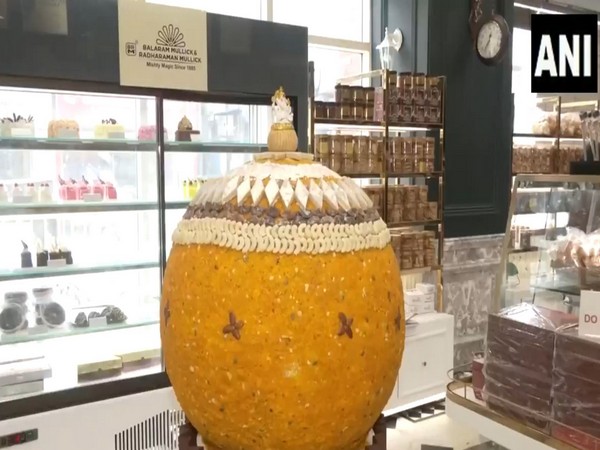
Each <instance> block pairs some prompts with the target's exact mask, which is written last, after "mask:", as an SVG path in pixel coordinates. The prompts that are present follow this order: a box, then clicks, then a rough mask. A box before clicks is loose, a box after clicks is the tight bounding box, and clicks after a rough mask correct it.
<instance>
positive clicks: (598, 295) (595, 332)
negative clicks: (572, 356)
mask: <svg viewBox="0 0 600 450" xmlns="http://www.w3.org/2000/svg"><path fill="white" fill-rule="evenodd" d="M579 335H580V336H592V337H600V292H598V291H581V304H580V307H579Z"/></svg>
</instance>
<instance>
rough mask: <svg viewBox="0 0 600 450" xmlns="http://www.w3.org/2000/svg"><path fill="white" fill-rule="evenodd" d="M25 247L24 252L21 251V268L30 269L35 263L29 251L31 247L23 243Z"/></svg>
mask: <svg viewBox="0 0 600 450" xmlns="http://www.w3.org/2000/svg"><path fill="white" fill-rule="evenodd" d="M21 244H22V245H23V251H21V268H22V269H28V268H30V267H33V261H32V259H31V252H30V251H29V247H28V246H27V244H26V243H25V242H23V241H21Z"/></svg>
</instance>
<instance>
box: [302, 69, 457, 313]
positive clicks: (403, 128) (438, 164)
mask: <svg viewBox="0 0 600 450" xmlns="http://www.w3.org/2000/svg"><path fill="white" fill-rule="evenodd" d="M313 77H314V71H313V70H309V114H310V117H309V136H310V138H309V149H310V150H309V151H310V152H311V153H313V154H315V155H316V151H317V149H316V146H315V137H316V134H315V128H316V127H318V126H328V127H330V128H334V129H336V131H337V132H338V133H339V131H341V130H355V131H374V132H381V133H383V139H384V146H383V155H382V165H381V172H380V173H348V174H346V173H341V175H343V176H347V177H350V178H354V179H379V180H380V181H381V184H382V185H383V220H384V221H385V222H386V223H387V224H388V227H390V229H392V230H397V229H399V230H405V229H411V230H412V229H424V230H429V231H431V230H433V231H435V232H436V234H437V236H438V255H437V257H438V264H437V265H436V266H434V267H427V268H423V269H412V270H406V271H403V275H410V274H414V273H424V272H429V271H431V272H436V273H437V274H438V284H439V286H440V291H441V286H442V261H443V252H444V231H445V230H444V220H443V211H444V174H445V123H446V119H445V104H446V98H445V95H446V81H447V80H446V77H443V76H442V77H439V78H440V79H441V80H442V99H441V117H442V119H441V123H440V124H437V123H436V124H433V123H403V122H394V123H392V122H390V121H389V120H388V119H389V118H390V117H391V107H392V104H391V101H390V87H391V85H390V71H389V70H375V71H371V72H366V73H361V74H357V75H354V76H350V77H345V78H342V79H339V80H338V81H337V82H338V83H339V84H346V83H356V82H359V81H360V82H362V81H363V80H370V81H371V85H375V84H376V83H377V82H378V81H381V82H382V85H383V101H384V110H385V120H383V121H382V122H378V121H355V120H347V119H323V118H318V117H316V113H315V92H314V79H313ZM390 133H407V134H408V137H415V136H416V134H417V133H421V134H423V133H424V134H425V136H427V137H432V136H433V137H436V151H435V170H434V171H433V172H429V173H395V172H392V171H390V170H389V168H388V160H389V157H390V155H391V147H390V136H391V134H390ZM425 136H423V137H425ZM390 179H398V180H401V179H403V180H408V183H406V182H405V183H402V184H405V185H416V184H417V181H418V180H421V181H423V182H424V183H426V185H427V183H430V182H432V184H434V185H435V184H437V203H438V216H439V217H438V219H436V220H420V221H411V222H401V223H390V221H389V211H388V202H387V199H388V194H389V187H390V182H389V181H390ZM398 184H400V183H398ZM438 299H439V300H440V304H441V295H439V296H438Z"/></svg>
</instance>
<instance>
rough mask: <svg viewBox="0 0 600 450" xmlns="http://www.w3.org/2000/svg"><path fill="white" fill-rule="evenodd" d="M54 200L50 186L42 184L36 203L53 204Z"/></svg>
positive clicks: (39, 187)
mask: <svg viewBox="0 0 600 450" xmlns="http://www.w3.org/2000/svg"><path fill="white" fill-rule="evenodd" d="M52 200H53V198H52V188H51V187H50V184H49V183H42V184H40V185H39V186H38V188H37V191H36V201H38V202H39V203H51V202H52Z"/></svg>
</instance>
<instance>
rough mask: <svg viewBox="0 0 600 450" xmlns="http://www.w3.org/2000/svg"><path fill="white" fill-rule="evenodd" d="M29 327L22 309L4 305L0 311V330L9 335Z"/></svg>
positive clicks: (10, 304) (13, 305)
mask: <svg viewBox="0 0 600 450" xmlns="http://www.w3.org/2000/svg"><path fill="white" fill-rule="evenodd" d="M28 326H29V324H28V322H27V314H26V312H25V311H24V310H23V308H22V307H21V306H20V305H18V304H15V303H6V304H5V305H4V306H3V307H2V309H1V310H0V330H2V332H4V333H7V334H10V333H15V332H17V331H19V330H24V329H26V328H27V327H28Z"/></svg>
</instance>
